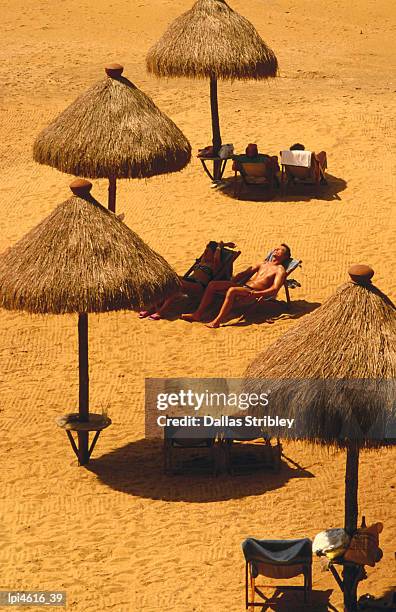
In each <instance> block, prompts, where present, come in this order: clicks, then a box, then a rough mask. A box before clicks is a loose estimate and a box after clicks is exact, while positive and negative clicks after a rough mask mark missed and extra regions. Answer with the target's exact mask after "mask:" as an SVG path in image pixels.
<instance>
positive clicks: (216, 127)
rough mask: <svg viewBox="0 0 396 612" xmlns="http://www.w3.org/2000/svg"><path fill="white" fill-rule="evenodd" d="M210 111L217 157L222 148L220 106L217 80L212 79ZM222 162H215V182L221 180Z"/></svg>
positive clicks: (217, 160)
mask: <svg viewBox="0 0 396 612" xmlns="http://www.w3.org/2000/svg"><path fill="white" fill-rule="evenodd" d="M210 110H211V115H212V136H213V139H212V144H213V156H214V157H217V156H218V154H219V150H220V147H221V134H220V120H219V104H218V99H217V78H216V77H215V76H211V77H210ZM220 168H221V160H219V159H215V160H214V162H213V177H214V180H215V181H218V180H220V174H221V172H220Z"/></svg>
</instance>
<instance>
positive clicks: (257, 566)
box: [242, 538, 312, 610]
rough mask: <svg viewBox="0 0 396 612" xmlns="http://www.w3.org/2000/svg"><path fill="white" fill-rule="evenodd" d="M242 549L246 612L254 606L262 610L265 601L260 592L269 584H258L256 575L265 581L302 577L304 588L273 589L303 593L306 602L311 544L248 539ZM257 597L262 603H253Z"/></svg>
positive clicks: (310, 566) (310, 576)
mask: <svg viewBox="0 0 396 612" xmlns="http://www.w3.org/2000/svg"><path fill="white" fill-rule="evenodd" d="M242 550H243V554H244V556H245V561H246V570H245V603H246V609H248V608H251V610H254V607H255V606H259V607H262V606H263V605H264V603H265V601H268V598H266V596H265V595H264V594H263V593H262V591H261V589H262V588H264V587H269V586H270V585H257V584H256V578H257V577H258V576H259V575H261V576H266V577H267V578H275V579H288V578H294V577H295V576H299V575H300V574H302V575H303V576H304V586H289V585H288V586H278V585H277V586H276V589H277V590H286V589H293V590H294V589H295V590H302V591H304V602H307V600H308V596H309V593H310V592H311V591H312V542H311V540H310V539H308V538H303V539H299V540H256V539H255V538H248V539H246V540H245V541H244V542H243V543H242ZM249 586H250V589H249ZM249 590H250V596H249ZM256 594H257V595H259V596H260V597H262V598H263V599H264V600H265V601H264V602H263V601H261V602H255V596H256Z"/></svg>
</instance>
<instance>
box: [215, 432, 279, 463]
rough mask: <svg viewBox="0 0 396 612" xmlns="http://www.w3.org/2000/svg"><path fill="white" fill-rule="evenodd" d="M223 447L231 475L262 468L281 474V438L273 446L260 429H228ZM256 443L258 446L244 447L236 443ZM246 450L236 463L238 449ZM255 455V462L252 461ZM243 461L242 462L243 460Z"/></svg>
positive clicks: (224, 436) (268, 437)
mask: <svg viewBox="0 0 396 612" xmlns="http://www.w3.org/2000/svg"><path fill="white" fill-rule="evenodd" d="M222 441H223V447H224V450H225V462H226V469H227V471H228V472H229V473H230V474H235V473H236V472H238V471H245V470H251V469H252V468H253V469H260V468H270V469H272V470H274V472H279V470H280V467H281V457H282V445H281V443H280V440H279V438H277V439H276V444H275V445H272V444H271V438H270V436H268V435H267V434H266V433H265V432H263V430H262V429H261V428H260V427H251V426H246V427H235V428H231V427H227V428H226V429H225V430H224V432H223V438H222ZM253 441H254V442H256V444H254V445H253V444H252V445H250V448H249V445H247V444H246V445H242V444H237V445H235V442H253ZM242 446H243V447H244V449H243V450H246V453H243V454H242V456H241V455H240V456H239V460H238V461H236V447H239V448H238V450H241V448H242ZM253 447H254V450H255V451H256V452H255V453H254V461H252V459H251V455H252V454H253ZM241 459H242V460H241Z"/></svg>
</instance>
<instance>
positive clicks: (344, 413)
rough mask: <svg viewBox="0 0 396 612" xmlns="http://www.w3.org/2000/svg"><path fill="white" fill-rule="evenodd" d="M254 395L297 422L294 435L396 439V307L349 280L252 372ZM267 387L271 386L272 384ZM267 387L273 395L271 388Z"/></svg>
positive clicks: (328, 439) (368, 442)
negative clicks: (266, 396) (265, 393)
mask: <svg viewBox="0 0 396 612" xmlns="http://www.w3.org/2000/svg"><path fill="white" fill-rule="evenodd" d="M246 377H247V379H248V380H247V381H246V386H247V387H248V388H249V390H250V391H252V390H254V391H256V392H257V391H259V390H260V389H261V388H262V387H263V389H261V390H268V381H271V383H270V387H271V400H270V406H269V408H270V410H271V413H274V414H278V413H279V414H282V415H284V416H286V415H287V416H288V417H290V418H295V419H296V424H297V427H298V431H296V430H291V431H289V432H287V431H285V435H286V436H288V435H290V437H296V434H297V437H303V438H306V439H309V440H311V441H313V442H319V443H325V444H329V443H330V444H333V443H334V444H340V445H342V444H343V439H345V438H348V436H349V437H355V436H356V437H357V438H358V439H359V440H360V443H361V444H362V445H365V446H378V444H379V443H381V437H382V436H384V437H386V434H387V433H388V434H389V433H390V432H392V436H390V437H396V431H395V426H396V412H395V411H396V408H395V406H393V404H394V394H395V391H396V385H395V383H396V309H395V306H394V304H393V303H392V302H391V300H390V299H389V298H388V297H387V296H386V295H385V294H384V293H382V292H381V291H380V290H379V289H378V288H377V287H375V286H374V285H372V284H371V283H368V284H364V285H360V284H356V283H354V282H349V283H346V284H344V285H342V286H341V287H339V288H338V289H337V291H336V292H335V293H334V295H332V296H331V297H330V298H329V299H328V300H327V301H326V302H325V303H324V304H323V305H322V306H321V307H320V308H318V309H317V310H315V311H314V312H313V313H311V314H310V315H308V316H307V317H304V320H303V321H302V322H301V323H299V324H298V325H296V327H294V328H293V329H291V330H290V331H289V332H287V333H286V334H284V335H283V336H281V337H280V338H279V339H278V340H277V341H276V342H275V343H274V344H272V345H271V346H270V347H268V348H267V349H266V350H265V351H264V352H263V353H261V354H260V355H259V356H258V357H257V358H256V359H255V360H254V361H253V363H252V364H251V365H250V366H249V367H248V369H247V371H246ZM264 381H266V382H264ZM264 387H265V389H264Z"/></svg>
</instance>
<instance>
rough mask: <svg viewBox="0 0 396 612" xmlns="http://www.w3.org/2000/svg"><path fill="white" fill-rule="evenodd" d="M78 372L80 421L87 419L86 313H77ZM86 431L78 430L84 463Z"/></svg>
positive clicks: (80, 458) (79, 447)
mask: <svg viewBox="0 0 396 612" xmlns="http://www.w3.org/2000/svg"><path fill="white" fill-rule="evenodd" d="M78 373H79V407H78V411H79V416H80V422H87V421H89V372H88V314H87V313H86V312H80V314H79V315H78ZM88 435H89V433H88V431H78V460H79V464H80V465H85V464H86V463H88V460H89V452H88Z"/></svg>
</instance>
